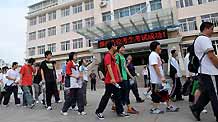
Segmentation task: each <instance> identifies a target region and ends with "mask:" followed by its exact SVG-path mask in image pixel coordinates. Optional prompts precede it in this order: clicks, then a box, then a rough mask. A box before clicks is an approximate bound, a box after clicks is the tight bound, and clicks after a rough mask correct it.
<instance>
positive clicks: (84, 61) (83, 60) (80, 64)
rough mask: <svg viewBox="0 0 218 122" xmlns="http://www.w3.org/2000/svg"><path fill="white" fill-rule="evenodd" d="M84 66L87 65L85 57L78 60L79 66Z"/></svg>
mask: <svg viewBox="0 0 218 122" xmlns="http://www.w3.org/2000/svg"><path fill="white" fill-rule="evenodd" d="M82 65H83V66H86V65H87V62H86V60H85V59H81V60H80V61H79V66H82Z"/></svg>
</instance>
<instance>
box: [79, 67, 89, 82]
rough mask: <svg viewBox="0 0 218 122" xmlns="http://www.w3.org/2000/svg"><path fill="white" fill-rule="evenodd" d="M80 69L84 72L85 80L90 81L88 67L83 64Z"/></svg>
mask: <svg viewBox="0 0 218 122" xmlns="http://www.w3.org/2000/svg"><path fill="white" fill-rule="evenodd" d="M79 71H80V72H82V73H83V80H84V81H89V76H88V68H87V67H86V66H83V65H82V66H80V67H79Z"/></svg>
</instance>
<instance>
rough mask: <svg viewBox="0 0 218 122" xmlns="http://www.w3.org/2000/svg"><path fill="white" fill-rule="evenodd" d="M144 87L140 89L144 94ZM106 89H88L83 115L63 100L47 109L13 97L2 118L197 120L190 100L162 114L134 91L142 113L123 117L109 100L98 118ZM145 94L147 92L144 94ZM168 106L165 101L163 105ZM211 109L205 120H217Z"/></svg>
mask: <svg viewBox="0 0 218 122" xmlns="http://www.w3.org/2000/svg"><path fill="white" fill-rule="evenodd" d="M144 91H145V90H144V89H140V92H141V96H143V95H142V92H144ZM103 93H104V89H97V92H91V91H90V90H88V94H87V96H88V106H87V107H86V108H85V110H86V112H87V115H86V116H80V115H77V112H74V111H73V110H69V115H68V116H62V115H61V114H60V110H61V107H62V105H63V103H60V104H56V103H54V104H53V105H52V106H53V110H52V111H47V110H46V109H45V108H44V107H43V106H42V105H41V104H38V105H37V106H36V107H35V108H34V109H32V110H31V109H28V108H24V107H16V106H15V105H14V101H13V100H11V102H10V106H9V107H7V108H4V107H2V106H1V107H0V122H100V121H103V122H195V120H194V118H193V116H192V115H191V112H190V110H189V107H188V106H189V103H188V102H187V100H185V101H182V102H177V103H175V105H176V106H178V107H180V111H179V112H177V113H164V114H161V115H151V114H150V113H149V109H150V108H151V101H150V100H149V99H146V101H145V102H144V103H136V102H135V99H134V97H133V96H132V93H131V95H130V96H131V102H132V106H134V107H135V108H136V109H137V110H139V111H140V114H139V115H131V116H130V117H129V118H119V117H117V116H116V113H115V112H112V111H111V102H109V103H108V106H107V108H106V110H105V111H104V116H105V120H98V119H97V118H96V117H95V114H94V112H95V109H96V107H97V106H98V104H99V101H100V99H101V96H102V94H103ZM143 97H144V96H143ZM162 108H163V109H164V108H165V105H162ZM207 109H208V113H207V114H205V113H204V114H202V116H201V118H202V122H215V118H214V117H213V113H212V111H211V107H210V105H208V107H207Z"/></svg>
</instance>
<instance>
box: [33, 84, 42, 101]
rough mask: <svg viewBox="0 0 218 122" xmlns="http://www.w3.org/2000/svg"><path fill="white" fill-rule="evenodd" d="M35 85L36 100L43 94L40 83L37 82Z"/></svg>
mask: <svg viewBox="0 0 218 122" xmlns="http://www.w3.org/2000/svg"><path fill="white" fill-rule="evenodd" d="M33 87H34V91H35V92H34V93H35V100H36V101H39V96H40V94H41V87H40V85H39V84H36V83H34V84H33Z"/></svg>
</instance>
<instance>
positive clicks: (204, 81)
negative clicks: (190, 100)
mask: <svg viewBox="0 0 218 122" xmlns="http://www.w3.org/2000/svg"><path fill="white" fill-rule="evenodd" d="M199 78H200V79H199V81H200V91H201V95H200V97H199V99H198V101H197V102H196V104H194V105H193V106H192V108H193V110H194V111H197V112H201V111H202V110H203V109H204V107H205V106H206V105H207V104H208V103H209V102H211V105H212V108H213V112H214V115H215V116H216V117H217V119H218V106H217V105H218V90H217V88H218V76H215V79H214V80H213V79H212V77H211V76H210V75H205V74H201V75H200V76H199Z"/></svg>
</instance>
